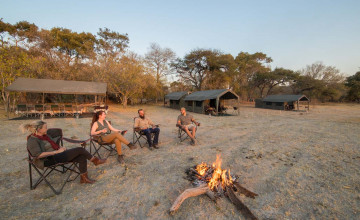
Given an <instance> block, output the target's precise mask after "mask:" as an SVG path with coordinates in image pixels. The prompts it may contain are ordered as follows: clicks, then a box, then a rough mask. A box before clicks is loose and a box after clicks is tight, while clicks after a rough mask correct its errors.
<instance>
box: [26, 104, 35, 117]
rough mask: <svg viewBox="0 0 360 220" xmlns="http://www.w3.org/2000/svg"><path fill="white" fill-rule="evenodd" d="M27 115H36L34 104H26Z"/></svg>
mask: <svg viewBox="0 0 360 220" xmlns="http://www.w3.org/2000/svg"><path fill="white" fill-rule="evenodd" d="M26 108H27V115H28V116H30V117H33V116H35V117H36V116H37V114H36V111H35V106H34V105H26Z"/></svg>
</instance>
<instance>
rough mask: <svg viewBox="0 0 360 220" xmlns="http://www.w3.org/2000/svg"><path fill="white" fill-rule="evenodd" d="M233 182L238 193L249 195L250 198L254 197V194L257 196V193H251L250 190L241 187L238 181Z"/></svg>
mask: <svg viewBox="0 0 360 220" xmlns="http://www.w3.org/2000/svg"><path fill="white" fill-rule="evenodd" d="M233 184H234V186H235V188H236V190H237V191H238V192H239V193H241V194H243V195H245V196H246V197H250V198H252V199H255V196H258V194H256V193H253V192H251V191H250V190H248V189H245V188H244V187H242V186H241V185H240V183H238V182H234V183H233Z"/></svg>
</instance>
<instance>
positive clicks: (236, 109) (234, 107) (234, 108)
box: [233, 106, 239, 115]
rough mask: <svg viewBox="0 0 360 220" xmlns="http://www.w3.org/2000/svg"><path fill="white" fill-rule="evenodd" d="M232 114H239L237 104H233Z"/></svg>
mask: <svg viewBox="0 0 360 220" xmlns="http://www.w3.org/2000/svg"><path fill="white" fill-rule="evenodd" d="M233 114H235V115H239V108H238V107H237V106H233Z"/></svg>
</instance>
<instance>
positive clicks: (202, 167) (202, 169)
mask: <svg viewBox="0 0 360 220" xmlns="http://www.w3.org/2000/svg"><path fill="white" fill-rule="evenodd" d="M208 169H209V168H208V166H207V164H206V163H204V162H202V163H201V164H199V165H197V166H196V171H197V172H198V173H199V174H200V175H201V176H204V175H205V173H206V171H207V170H208Z"/></svg>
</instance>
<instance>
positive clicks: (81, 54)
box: [50, 28, 96, 59]
mask: <svg viewBox="0 0 360 220" xmlns="http://www.w3.org/2000/svg"><path fill="white" fill-rule="evenodd" d="M50 34H51V37H52V39H51V40H52V46H53V47H54V48H56V49H57V50H58V51H60V52H61V53H64V54H66V55H67V56H68V57H70V58H83V59H84V58H90V57H92V56H93V55H94V45H95V42H96V39H95V36H94V35H92V34H91V33H85V32H82V33H76V32H72V31H71V30H69V29H66V28H52V29H51V31H50Z"/></svg>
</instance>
